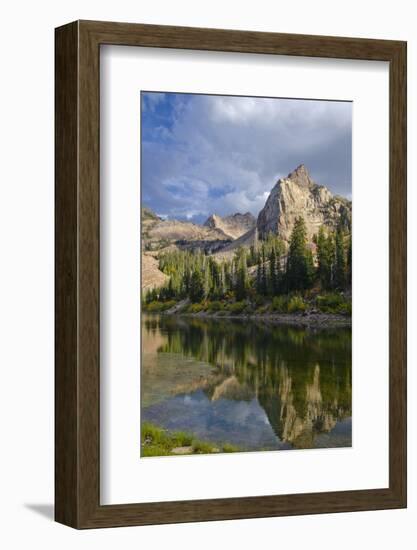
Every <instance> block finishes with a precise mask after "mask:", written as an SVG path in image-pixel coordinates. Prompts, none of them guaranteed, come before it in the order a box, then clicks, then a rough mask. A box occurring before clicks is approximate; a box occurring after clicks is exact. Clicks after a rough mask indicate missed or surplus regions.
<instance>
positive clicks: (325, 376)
mask: <svg viewBox="0 0 417 550" xmlns="http://www.w3.org/2000/svg"><path fill="white" fill-rule="evenodd" d="M351 372H352V371H351V330H350V328H343V329H341V328H339V329H320V330H311V329H305V328H295V327H289V326H282V325H273V324H268V323H262V322H258V321H255V320H250V319H244V320H231V319H202V318H189V317H180V316H178V317H176V316H160V317H158V316H143V318H142V373H141V374H142V376H141V381H142V390H141V393H142V413H141V416H142V420H146V421H149V422H153V423H155V424H157V425H160V426H162V427H164V428H166V429H169V430H182V431H188V432H191V433H193V434H195V436H196V437H198V438H201V439H203V440H209V441H213V442H217V443H231V444H234V445H238V446H239V447H240V448H241V449H242V450H248V451H251V450H253V451H255V450H273V449H275V450H277V449H292V448H298V449H306V448H317V447H349V446H351V441H352V428H351V414H352V407H351V389H352V380H351Z"/></svg>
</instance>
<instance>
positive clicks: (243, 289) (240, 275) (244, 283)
mask: <svg viewBox="0 0 417 550" xmlns="http://www.w3.org/2000/svg"><path fill="white" fill-rule="evenodd" d="M248 286H249V280H248V266H247V263H246V253H245V252H243V253H242V254H241V257H240V261H239V267H238V270H237V276H236V299H237V300H244V299H245V298H246V295H247V291H248Z"/></svg>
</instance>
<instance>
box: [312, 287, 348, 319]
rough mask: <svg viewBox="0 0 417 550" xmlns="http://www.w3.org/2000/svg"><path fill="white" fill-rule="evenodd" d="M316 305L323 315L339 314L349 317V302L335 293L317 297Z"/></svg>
mask: <svg viewBox="0 0 417 550" xmlns="http://www.w3.org/2000/svg"><path fill="white" fill-rule="evenodd" d="M316 305H317V308H318V309H319V310H320V311H321V312H323V313H339V314H341V315H351V313H352V304H351V302H350V301H348V300H346V298H345V297H344V296H343V295H342V294H338V293H337V292H332V293H328V294H322V295H320V296H317V298H316Z"/></svg>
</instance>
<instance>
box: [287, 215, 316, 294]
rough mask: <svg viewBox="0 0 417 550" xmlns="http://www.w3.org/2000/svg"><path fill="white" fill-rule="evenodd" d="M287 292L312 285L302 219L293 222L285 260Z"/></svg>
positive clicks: (310, 263)
mask: <svg viewBox="0 0 417 550" xmlns="http://www.w3.org/2000/svg"><path fill="white" fill-rule="evenodd" d="M286 278H287V284H288V288H289V290H305V289H307V288H309V287H310V286H311V284H312V255H311V251H309V250H308V249H307V230H306V226H305V222H304V220H303V218H302V217H301V216H300V217H299V218H297V219H296V220H295V224H294V228H293V230H292V233H291V238H290V246H289V250H288V258H287V272H286Z"/></svg>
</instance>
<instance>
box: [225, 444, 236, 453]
mask: <svg viewBox="0 0 417 550" xmlns="http://www.w3.org/2000/svg"><path fill="white" fill-rule="evenodd" d="M239 450H240V449H239V447H236V445H232V444H231V443H224V444H223V445H222V451H223V452H224V453H237V452H238V451H239Z"/></svg>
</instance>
